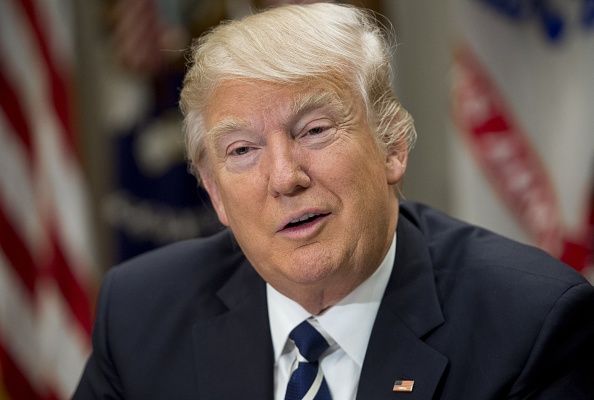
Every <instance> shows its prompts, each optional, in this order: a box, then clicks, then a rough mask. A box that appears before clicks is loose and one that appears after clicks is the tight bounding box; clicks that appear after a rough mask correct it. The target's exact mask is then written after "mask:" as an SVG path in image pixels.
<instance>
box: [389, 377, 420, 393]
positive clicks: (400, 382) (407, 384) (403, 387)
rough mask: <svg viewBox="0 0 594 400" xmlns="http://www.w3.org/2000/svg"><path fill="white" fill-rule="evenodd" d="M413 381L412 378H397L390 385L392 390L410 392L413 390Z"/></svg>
mask: <svg viewBox="0 0 594 400" xmlns="http://www.w3.org/2000/svg"><path fill="white" fill-rule="evenodd" d="M414 386H415V381H414V380H412V379H397V380H396V381H395V382H394V386H393V387H392V391H393V392H404V393H410V392H412V391H413V387H414Z"/></svg>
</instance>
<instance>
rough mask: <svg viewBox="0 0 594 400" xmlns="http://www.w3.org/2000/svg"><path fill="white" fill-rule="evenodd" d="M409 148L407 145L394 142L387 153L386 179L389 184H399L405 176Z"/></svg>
mask: <svg viewBox="0 0 594 400" xmlns="http://www.w3.org/2000/svg"><path fill="white" fill-rule="evenodd" d="M407 161H408V150H407V149H406V146H404V145H399V144H394V145H392V146H390V147H389V148H388V151H387V153H386V181H387V183H388V184H389V185H396V184H398V183H399V182H400V181H401V180H402V178H403V177H404V172H405V171H406V162H407Z"/></svg>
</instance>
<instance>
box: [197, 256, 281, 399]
mask: <svg viewBox="0 0 594 400" xmlns="http://www.w3.org/2000/svg"><path fill="white" fill-rule="evenodd" d="M265 288H266V286H265V283H264V282H263V281H262V279H261V278H260V277H259V276H258V275H257V273H256V272H255V271H254V270H253V268H252V266H251V265H249V263H248V262H247V261H243V262H242V264H241V265H240V266H239V268H238V269H237V271H236V272H235V274H234V275H233V276H232V277H231V279H230V280H229V281H228V282H227V284H226V285H224V286H223V287H222V289H221V290H220V291H219V292H218V295H219V297H220V299H221V300H222V302H223V303H224V305H225V306H226V307H227V308H228V311H226V312H224V313H222V314H221V315H218V316H215V317H213V318H211V319H208V320H205V321H199V322H197V323H196V324H195V325H194V331H193V335H194V349H195V355H196V372H197V375H196V379H197V387H198V393H199V395H198V396H197V398H198V399H209V400H215V399H233V398H244V399H269V398H272V391H273V387H272V385H273V383H272V382H273V381H272V379H273V363H274V361H273V353H272V340H271V337H270V328H269V325H268V311H267V305H266V289H265Z"/></svg>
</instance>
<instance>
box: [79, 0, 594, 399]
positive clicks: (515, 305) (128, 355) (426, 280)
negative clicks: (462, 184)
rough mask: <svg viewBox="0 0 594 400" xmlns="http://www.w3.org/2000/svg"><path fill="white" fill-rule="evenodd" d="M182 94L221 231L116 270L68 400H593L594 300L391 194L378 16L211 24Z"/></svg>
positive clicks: (305, 12) (396, 179) (391, 135)
mask: <svg viewBox="0 0 594 400" xmlns="http://www.w3.org/2000/svg"><path fill="white" fill-rule="evenodd" d="M192 56H193V64H192V66H191V68H190V70H189V72H188V74H187V76H186V80H185V83H184V88H183V91H182V109H183V111H184V114H185V129H186V138H187V148H188V154H189V158H190V161H191V165H192V167H193V168H194V170H195V172H196V173H197V176H198V177H199V179H200V181H201V183H202V184H203V185H204V187H205V188H206V190H207V191H208V193H209V195H210V198H211V200H212V203H213V206H214V208H215V210H216V212H217V214H218V217H219V219H220V220H221V222H222V223H223V224H224V225H226V226H227V227H228V229H227V230H225V231H223V232H221V233H220V234H217V235H215V236H214V237H211V238H207V239H202V240H192V241H188V242H183V243H179V244H175V245H172V246H169V247H166V248H164V249H160V250H157V251H154V252H152V253H150V254H147V255H144V256H141V257H138V258H136V259H134V260H132V261H129V262H127V263H125V264H124V265H121V266H119V267H117V268H114V269H113V270H112V271H110V273H109V274H108V275H107V277H106V279H105V283H104V285H103V288H102V292H101V296H100V300H99V306H98V316H97V321H96V325H95V332H94V339H93V346H94V350H93V354H92V356H91V358H90V360H89V362H88V365H87V367H86V369H85V372H84V375H83V377H82V380H81V382H80V385H79V387H78V389H77V392H76V394H75V396H74V398H75V399H93V398H100V399H153V398H155V399H210V400H213V399H236V398H241V399H272V398H274V399H302V398H303V399H314V398H315V399H330V398H333V399H335V400H344V399H355V398H357V399H364V400H367V399H409V400H413V399H456V400H461V399H470V400H481V399H525V398H535V399H593V398H594V389H593V388H594V386H593V384H592V382H593V381H594V379H593V377H594V367H593V365H594V358H593V357H594V351H593V347H594V311H593V310H594V290H593V288H592V287H591V286H590V285H589V284H588V283H587V282H585V281H584V280H583V279H582V278H581V277H579V276H578V275H577V274H576V273H574V272H573V271H571V270H570V269H569V268H567V267H565V266H563V265H561V264H560V263H558V262H557V261H555V260H553V259H551V258H550V257H548V256H546V255H545V254H543V253H541V252H540V251H538V250H536V249H532V248H529V247H526V246H523V245H520V244H517V243H514V242H511V241H508V240H506V239H503V238H501V237H498V236H496V235H494V234H492V233H489V232H486V231H484V230H481V229H479V228H476V227H472V226H469V225H465V224H463V223H461V222H458V221H455V220H452V219H450V218H448V217H446V216H445V215H443V214H440V213H438V212H437V211H434V210H431V209H429V208H427V207H424V206H421V205H416V204H403V205H399V201H398V197H397V193H398V186H399V185H400V183H401V182H402V179H403V175H404V172H405V169H406V161H407V154H408V151H409V149H410V147H411V145H412V143H413V142H414V136H415V133H414V128H413V125H412V119H411V118H410V116H409V115H408V114H407V112H406V111H405V110H404V109H403V108H402V107H401V105H400V104H399V103H398V101H397V100H396V98H395V96H394V94H393V92H392V89H391V87H390V74H391V71H390V64H389V57H390V52H389V48H388V45H387V44H386V41H385V40H384V37H383V36H382V34H381V31H380V30H379V29H378V27H377V25H376V24H375V21H374V19H373V17H371V16H370V15H369V14H368V13H366V12H364V11H361V10H358V9H356V8H351V7H345V6H339V5H331V4H314V5H308V6H286V7H281V8H276V9H271V10H268V11H266V12H263V13H261V14H256V15H253V16H250V17H247V18H245V19H243V20H241V21H236V22H231V23H227V24H223V25H220V26H219V27H217V28H216V29H214V30H213V31H211V32H210V33H209V34H207V35H206V36H204V37H202V38H201V39H200V40H199V41H198V42H197V44H196V45H195V47H194V48H193V53H192Z"/></svg>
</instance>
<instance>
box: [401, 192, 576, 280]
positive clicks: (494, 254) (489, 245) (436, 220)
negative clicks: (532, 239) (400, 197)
mask: <svg viewBox="0 0 594 400" xmlns="http://www.w3.org/2000/svg"><path fill="white" fill-rule="evenodd" d="M401 214H402V215H403V216H404V217H405V218H407V219H408V220H409V221H410V222H412V224H413V225H415V227H416V228H417V229H418V230H419V231H420V232H421V233H422V235H423V237H424V239H425V241H426V244H427V247H428V250H429V253H430V256H431V259H432V262H433V265H434V270H435V273H436V274H438V275H441V276H444V277H445V276H448V275H478V276H481V277H485V279H488V280H489V281H490V282H491V283H494V282H493V281H492V280H493V279H497V277H500V279H503V280H504V283H506V284H507V285H513V282H514V281H509V280H510V279H521V278H523V279H526V280H528V281H530V282H532V283H533V284H538V283H543V284H547V285H552V286H559V287H567V286H568V285H569V286H571V285H575V284H580V283H585V279H584V278H583V277H582V276H581V275H579V274H578V273H577V272H576V271H575V270H573V269H571V268H569V267H568V266H566V265H565V264H563V263H562V262H560V261H558V260H557V259H555V258H553V257H551V256H550V255H548V254H547V253H545V252H544V251H542V250H540V249H537V248H535V247H532V246H528V245H524V244H521V243H518V242H516V241H513V240H510V239H507V238H505V237H503V236H500V235H498V234H495V233H493V232H491V231H489V230H487V229H484V228H480V227H478V226H474V225H471V224H468V223H465V222H462V221H459V220H457V219H455V218H452V217H450V216H447V215H446V214H444V213H442V212H440V211H437V210H435V209H432V208H430V207H427V206H424V205H421V204H418V203H411V202H405V203H404V204H403V205H402V206H401Z"/></svg>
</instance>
